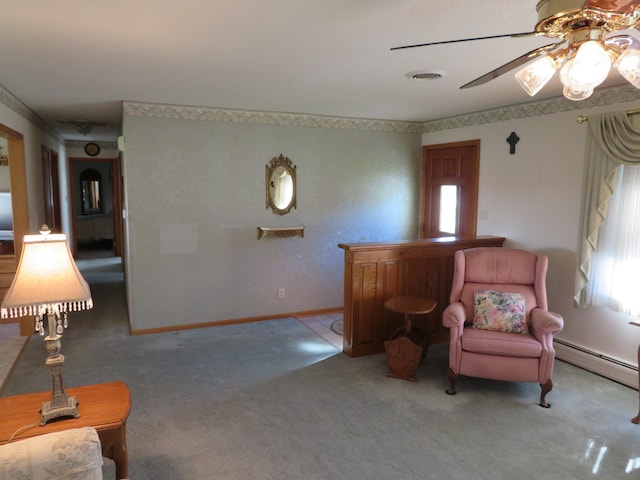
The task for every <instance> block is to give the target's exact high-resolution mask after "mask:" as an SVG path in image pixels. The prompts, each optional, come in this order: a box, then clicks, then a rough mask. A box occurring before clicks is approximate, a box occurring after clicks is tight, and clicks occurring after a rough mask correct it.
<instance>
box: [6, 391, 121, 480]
mask: <svg viewBox="0 0 640 480" xmlns="http://www.w3.org/2000/svg"><path fill="white" fill-rule="evenodd" d="M65 390H66V392H67V395H69V396H74V397H76V400H77V401H78V412H79V413H80V418H68V419H66V418H65V419H60V420H56V421H53V422H49V423H48V424H46V425H43V426H40V425H39V422H40V406H41V405H42V402H44V401H46V400H49V398H50V397H51V392H38V393H30V394H26V395H16V396H13V397H5V398H0V445H3V444H5V443H7V442H8V441H9V439H10V438H11V436H12V435H13V434H14V433H15V432H16V431H18V430H19V429H21V428H24V427H26V426H28V425H34V426H33V427H32V428H29V429H27V430H25V431H21V432H20V433H18V434H17V435H16V436H15V437H14V438H13V441H17V440H20V439H23V438H29V437H35V436H37V435H43V434H45V433H51V432H58V431H61V430H68V429H70V428H80V427H94V428H95V429H96V430H97V432H98V436H99V437H100V443H101V444H102V455H103V456H105V457H108V458H111V459H113V461H114V462H115V464H116V476H117V478H127V467H128V456H127V439H126V421H127V417H128V416H129V411H130V410H131V394H130V392H129V388H128V387H127V385H125V384H124V383H123V382H111V383H100V384H97V385H87V386H83V387H76V388H67V389H65Z"/></svg>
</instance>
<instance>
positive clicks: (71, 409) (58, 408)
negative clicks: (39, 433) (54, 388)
mask: <svg viewBox="0 0 640 480" xmlns="http://www.w3.org/2000/svg"><path fill="white" fill-rule="evenodd" d="M40 415H41V416H40V425H45V424H46V423H47V422H49V421H51V420H53V419H56V418H62V417H73V418H80V413H78V402H77V401H76V397H67V395H66V394H65V393H64V392H63V393H62V396H58V397H52V398H51V400H49V401H47V402H42V406H41V407H40Z"/></svg>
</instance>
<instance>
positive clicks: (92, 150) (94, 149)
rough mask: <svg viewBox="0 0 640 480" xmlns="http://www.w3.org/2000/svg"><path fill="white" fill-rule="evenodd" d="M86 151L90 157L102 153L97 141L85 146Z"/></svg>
mask: <svg viewBox="0 0 640 480" xmlns="http://www.w3.org/2000/svg"><path fill="white" fill-rule="evenodd" d="M84 153H86V154H87V155H89V156H90V157H95V156H96V155H98V154H99V153H100V145H98V144H97V143H93V142H92V143H87V144H86V145H85V146H84Z"/></svg>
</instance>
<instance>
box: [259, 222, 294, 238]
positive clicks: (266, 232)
mask: <svg viewBox="0 0 640 480" xmlns="http://www.w3.org/2000/svg"><path fill="white" fill-rule="evenodd" d="M262 237H280V238H287V237H304V225H300V226H298V227H258V240H260V239H261V238H262Z"/></svg>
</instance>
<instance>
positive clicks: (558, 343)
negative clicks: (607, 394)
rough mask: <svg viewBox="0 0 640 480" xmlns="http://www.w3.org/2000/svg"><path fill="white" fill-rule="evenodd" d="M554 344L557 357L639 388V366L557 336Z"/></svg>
mask: <svg viewBox="0 0 640 480" xmlns="http://www.w3.org/2000/svg"><path fill="white" fill-rule="evenodd" d="M553 345H554V348H555V350H556V358H557V359H559V360H562V361H565V362H567V363H571V364H572V365H575V366H577V367H580V368H584V369H585V370H588V371H590V372H593V373H596V374H598V375H602V376H603V377H606V378H609V379H611V380H613V381H615V382H618V383H622V384H623V385H627V386H629V387H631V388H635V389H638V368H637V367H636V366H635V365H631V364H629V363H626V362H623V361H621V360H618V359H616V358H612V357H607V356H606V355H602V354H601V353H598V352H594V351H592V350H589V349H587V348H584V347H580V346H578V345H573V344H571V343H567V342H564V341H562V340H558V339H557V338H556V339H554V340H553Z"/></svg>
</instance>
